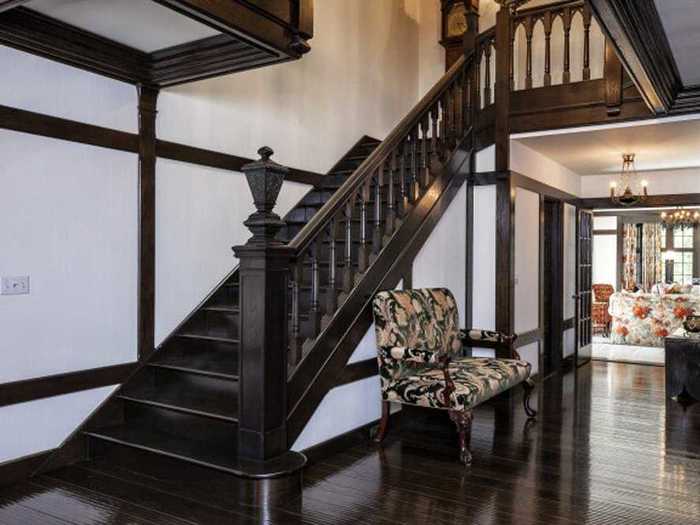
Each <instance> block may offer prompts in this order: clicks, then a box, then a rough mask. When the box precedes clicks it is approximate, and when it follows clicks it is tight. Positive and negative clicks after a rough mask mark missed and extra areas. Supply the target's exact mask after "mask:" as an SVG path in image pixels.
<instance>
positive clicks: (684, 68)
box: [654, 0, 700, 87]
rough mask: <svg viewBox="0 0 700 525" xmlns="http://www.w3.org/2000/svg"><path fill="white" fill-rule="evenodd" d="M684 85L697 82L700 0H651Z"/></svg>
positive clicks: (699, 67) (699, 53)
mask: <svg viewBox="0 0 700 525" xmlns="http://www.w3.org/2000/svg"><path fill="white" fill-rule="evenodd" d="M654 3H655V5H656V10H657V11H658V13H659V16H660V17H661V23H662V24H663V26H664V30H665V32H666V36H667V38H668V42H669V44H670V45H671V51H672V52H673V57H674V58H675V60H676V66H678V72H679V73H680V75H681V80H682V81H683V85H684V86H685V87H689V86H693V85H699V84H700V37H699V36H698V35H700V0H654Z"/></svg>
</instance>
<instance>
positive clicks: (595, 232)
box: [593, 229, 617, 235]
mask: <svg viewBox="0 0 700 525" xmlns="http://www.w3.org/2000/svg"><path fill="white" fill-rule="evenodd" d="M593 235H617V229H610V230H593Z"/></svg>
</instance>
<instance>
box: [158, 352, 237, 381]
mask: <svg viewBox="0 0 700 525" xmlns="http://www.w3.org/2000/svg"><path fill="white" fill-rule="evenodd" d="M150 366H155V367H162V368H170V369H173V370H180V371H183V372H191V373H195V374H201V375H208V376H213V377H221V378H223V379H232V380H233V379H238V354H237V353H235V352H222V351H221V350H209V349H206V348H205V349H202V350H199V351H197V352H172V351H168V350H165V351H163V354H162V356H158V357H157V358H156V361H154V362H153V363H150Z"/></svg>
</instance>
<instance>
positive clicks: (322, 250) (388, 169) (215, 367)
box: [42, 57, 478, 503]
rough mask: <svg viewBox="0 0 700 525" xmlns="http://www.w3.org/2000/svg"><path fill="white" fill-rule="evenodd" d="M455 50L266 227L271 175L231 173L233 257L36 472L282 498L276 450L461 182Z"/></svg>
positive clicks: (303, 419)
mask: <svg viewBox="0 0 700 525" xmlns="http://www.w3.org/2000/svg"><path fill="white" fill-rule="evenodd" d="M472 85H478V84H476V80H475V75H474V67H473V63H472V60H471V58H468V57H462V58H461V59H460V60H458V61H457V63H455V65H453V67H452V68H451V69H450V71H448V72H447V73H446V74H445V76H444V77H443V78H442V79H441V80H440V82H438V83H437V84H436V86H435V87H434V88H433V89H432V90H431V91H430V92H429V93H428V94H427V95H426V96H425V97H424V98H423V100H421V102H420V103H419V104H418V105H417V106H416V107H415V108H414V109H413V110H412V111H411V113H409V115H407V117H406V118H404V119H403V120H402V121H401V122H400V123H399V124H398V125H397V127H396V128H395V129H394V130H393V131H392V132H391V133H390V134H389V136H388V137H387V138H386V139H385V140H384V141H382V142H380V141H378V140H375V139H372V138H369V137H363V138H362V139H361V140H360V141H358V142H357V143H356V144H355V145H354V146H353V147H352V148H351V149H350V150H349V151H348V152H347V154H346V155H344V156H343V158H342V159H340V161H339V162H338V163H337V164H336V165H335V166H334V167H333V169H332V170H331V171H330V172H329V173H328V174H327V175H326V176H325V177H324V178H323V180H322V182H321V183H320V184H318V185H317V186H316V187H314V188H313V189H312V190H311V191H309V192H308V193H307V194H306V195H305V196H304V197H303V198H302V199H301V201H300V202H299V203H298V204H297V205H296V206H295V207H294V208H293V209H292V210H291V211H290V212H289V213H288V214H287V215H286V216H285V218H284V221H283V222H281V221H280V220H279V217H277V216H276V215H274V213H272V209H273V207H274V203H275V201H276V198H277V192H278V191H279V187H280V185H281V178H280V177H281V174H283V173H284V170H285V168H283V167H282V166H279V165H278V164H276V163H274V162H273V161H271V160H270V155H271V153H272V152H271V150H269V148H263V149H261V150H260V153H261V160H260V161H258V162H256V163H253V164H251V165H249V166H248V167H244V168H243V169H244V171H246V176H247V178H248V182H249V184H250V186H251V190H252V191H253V195H254V200H255V204H256V208H257V212H256V213H254V214H253V215H251V216H250V218H249V219H248V220H247V221H246V225H247V226H248V227H249V228H250V229H251V231H252V232H253V233H254V235H253V237H252V238H251V239H250V240H249V241H248V242H247V243H246V245H245V246H238V247H235V248H234V249H235V252H236V255H237V256H238V257H239V260H240V262H241V264H240V268H239V269H237V270H235V271H233V272H232V273H231V274H230V276H229V277H228V278H226V279H225V280H224V281H223V282H222V283H221V284H220V285H219V286H217V287H216V289H215V290H214V291H213V292H212V293H211V294H210V295H209V296H208V297H207V298H206V299H205V300H204V301H203V302H202V303H201V305H200V306H199V307H198V308H196V310H195V311H194V312H193V313H192V314H191V315H190V316H189V317H188V318H187V319H186V320H185V321H183V323H182V324H181V325H180V326H179V327H178V328H177V329H176V330H175V332H174V333H173V334H172V335H171V336H170V337H169V338H168V339H166V341H165V342H164V343H163V344H162V345H161V347H160V348H159V349H158V350H157V351H156V352H154V353H153V354H152V355H151V356H150V357H149V358H148V360H147V361H146V362H144V363H142V365H141V366H140V367H139V369H138V370H137V371H136V372H135V373H134V374H133V375H132V376H131V377H130V378H129V379H128V380H127V381H126V382H125V383H124V384H123V385H122V386H121V387H120V388H119V389H118V390H117V391H116V392H115V393H114V394H113V395H112V396H110V397H109V398H108V399H107V400H106V401H105V402H104V403H103V404H102V405H101V406H100V407H98V408H97V409H96V410H95V411H94V412H93V414H92V415H91V416H90V417H89V418H88V420H87V421H86V422H85V423H84V424H83V425H82V426H81V427H80V428H79V429H78V430H77V431H76V432H75V433H74V434H73V435H71V436H70V437H69V439H68V440H67V441H66V442H65V443H64V444H63V445H62V446H61V447H60V449H59V451H58V452H57V453H55V454H53V455H52V457H50V458H49V460H48V462H47V463H46V464H45V465H44V466H43V467H42V470H48V469H52V468H55V467H57V466H60V465H65V464H66V463H75V462H78V461H85V460H88V461H92V462H95V461H99V462H100V464H101V465H102V468H105V467H104V465H110V464H112V465H114V467H115V469H117V468H118V469H120V471H122V472H123V471H124V469H127V470H131V471H133V472H135V473H138V475H139V476H147V477H150V478H152V479H154V480H161V481H164V480H167V479H170V478H172V477H173V476H175V477H177V478H178V479H186V480H190V481H192V482H194V483H196V484H199V485H198V486H199V487H200V488H201V484H202V483H206V484H207V486H214V485H216V486H217V487H220V488H222V490H224V492H226V491H229V492H230V497H231V498H233V499H236V500H238V501H251V502H253V503H258V502H260V501H261V499H269V497H270V494H271V493H273V492H274V494H276V495H284V494H288V493H289V491H294V490H298V488H299V485H300V483H301V476H300V475H291V474H294V473H296V474H300V472H301V468H302V467H303V465H304V464H305V462H306V458H305V457H304V455H303V454H300V453H298V452H292V451H291V450H290V449H291V447H292V445H293V443H294V441H295V439H296V438H297V437H298V436H299V434H300V432H301V431H302V429H303V428H304V425H305V424H306V423H307V422H308V420H309V419H310V417H311V415H312V414H313V411H314V410H315V408H316V407H317V406H318V404H319V403H320V402H321V400H322V399H323V397H324V396H325V394H326V393H327V392H328V390H329V389H330V388H332V387H333V386H334V384H335V378H336V376H337V374H338V371H339V370H342V367H344V366H345V363H346V362H347V359H348V358H349V356H350V353H351V352H352V350H353V349H354V348H355V347H356V345H357V342H358V341H359V339H358V337H361V336H362V334H364V332H366V330H367V328H368V326H369V322H370V318H371V306H370V304H371V298H372V297H373V296H374V294H375V293H376V292H377V291H378V290H381V289H385V288H386V287H394V286H395V285H396V284H397V283H398V281H399V279H400V277H401V271H403V269H404V268H406V267H407V265H409V264H411V263H412V260H413V258H414V257H415V255H416V254H417V252H418V250H419V249H420V247H421V246H422V245H423V243H424V242H425V241H426V240H427V238H428V236H429V234H430V231H432V228H433V227H434V226H435V225H436V224H437V222H438V221H439V218H440V216H441V215H442V213H444V211H445V210H446V209H447V206H448V205H449V203H450V202H451V200H452V199H453V198H454V196H455V195H456V193H457V191H458V190H459V188H460V187H461V185H462V184H463V183H464V181H465V180H466V174H467V173H468V170H469V162H467V160H468V159H469V158H470V155H471V151H472V150H473V140H474V134H473V132H472V125H471V119H472V112H473V111H472V106H471V97H470V96H469V93H470V92H471V91H470V89H471V86H472Z"/></svg>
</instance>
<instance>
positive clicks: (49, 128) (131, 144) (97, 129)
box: [0, 105, 323, 185]
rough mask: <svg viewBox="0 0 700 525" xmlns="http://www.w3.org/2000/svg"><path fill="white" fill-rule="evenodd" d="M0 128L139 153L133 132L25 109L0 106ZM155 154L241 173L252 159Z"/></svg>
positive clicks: (188, 152) (173, 147)
mask: <svg viewBox="0 0 700 525" xmlns="http://www.w3.org/2000/svg"><path fill="white" fill-rule="evenodd" d="M0 129H7V130H10V131H17V132H20V133H28V134H30V135H39V136H42V137H48V138H52V139H58V140H65V141H68V142H77V143H79V144H87V145H90V146H97V147H100V148H108V149H114V150H118V151H125V152H128V153H138V152H139V136H138V134H136V133H129V132H126V131H119V130H116V129H109V128H103V127H101V126H95V125H93V124H86V123H84V122H78V121H75V120H68V119H64V118H60V117H53V116H51V115H44V114H42V113H35V112H33V111H27V110H25V109H19V108H12V107H9V106H2V105H0ZM156 155H157V156H158V157H161V158H165V159H170V160H177V161H179V162H186V163H188V164H195V165H199V166H207V167H210V168H218V169H223V170H228V171H238V172H240V170H241V167H242V166H243V165H244V164H248V163H250V162H253V161H254V159H249V158H246V157H239V156H237V155H229V154H227V153H220V152H218V151H212V150H208V149H202V148H195V147H193V146H187V145H185V144H178V143H175V142H167V141H164V140H157V141H156ZM322 177H323V174H321V173H316V172H313V171H307V170H301V169H296V168H290V170H289V175H288V176H287V177H286V180H290V181H293V182H299V183H302V184H312V185H315V184H318V183H320V181H321V178H322Z"/></svg>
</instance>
